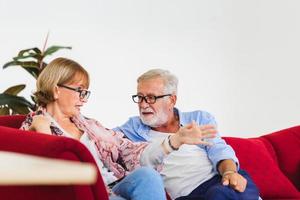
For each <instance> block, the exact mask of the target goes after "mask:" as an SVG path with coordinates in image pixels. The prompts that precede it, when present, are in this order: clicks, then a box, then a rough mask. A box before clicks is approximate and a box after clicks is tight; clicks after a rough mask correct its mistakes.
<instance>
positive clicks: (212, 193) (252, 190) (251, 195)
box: [176, 170, 259, 200]
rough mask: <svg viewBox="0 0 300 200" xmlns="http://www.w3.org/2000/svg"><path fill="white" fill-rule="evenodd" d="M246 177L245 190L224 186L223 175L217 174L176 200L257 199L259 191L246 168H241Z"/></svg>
mask: <svg viewBox="0 0 300 200" xmlns="http://www.w3.org/2000/svg"><path fill="white" fill-rule="evenodd" d="M239 174H241V175H242V176H243V177H244V178H245V179H247V187H246V190H245V191H244V192H237V191H235V190H234V189H232V188H231V187H229V186H223V185H222V183H221V178H222V177H221V176H220V175H216V176H214V177H212V178H211V179H210V180H208V181H206V182H204V183H203V184H201V185H200V186H198V187H197V188H196V189H195V190H194V191H193V192H191V194H189V195H188V196H184V197H179V198H177V199H176V200H229V199H230V200H257V199H259V192H258V189H257V187H256V185H255V184H254V182H253V181H252V180H251V178H250V176H249V175H248V174H247V172H245V171H244V170H239Z"/></svg>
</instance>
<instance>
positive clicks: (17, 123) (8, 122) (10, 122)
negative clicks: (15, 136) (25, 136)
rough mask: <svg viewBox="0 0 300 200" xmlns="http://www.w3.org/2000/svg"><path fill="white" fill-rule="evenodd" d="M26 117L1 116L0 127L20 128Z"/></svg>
mask: <svg viewBox="0 0 300 200" xmlns="http://www.w3.org/2000/svg"><path fill="white" fill-rule="evenodd" d="M25 117H26V115H2V116H0V126H6V127H11V128H20V127H21V124H22V122H23V121H24V120H25Z"/></svg>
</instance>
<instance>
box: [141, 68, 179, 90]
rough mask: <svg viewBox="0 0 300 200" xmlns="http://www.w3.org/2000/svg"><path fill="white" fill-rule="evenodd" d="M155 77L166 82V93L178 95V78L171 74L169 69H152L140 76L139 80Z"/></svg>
mask: <svg viewBox="0 0 300 200" xmlns="http://www.w3.org/2000/svg"><path fill="white" fill-rule="evenodd" d="M154 78H161V79H162V80H163V82H164V90H165V92H166V93H170V94H175V95H177V85H178V79H177V77H176V76H175V75H173V74H171V72H169V71H168V70H163V69H151V70H149V71H147V72H145V73H143V74H142V75H141V76H139V77H138V79H137V82H138V83H139V82H141V81H144V80H150V79H154Z"/></svg>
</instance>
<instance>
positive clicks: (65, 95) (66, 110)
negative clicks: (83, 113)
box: [56, 81, 90, 117]
mask: <svg viewBox="0 0 300 200" xmlns="http://www.w3.org/2000/svg"><path fill="white" fill-rule="evenodd" d="M89 93H90V92H89V91H87V88H85V87H84V85H83V81H79V82H76V83H70V84H67V83H66V84H63V85H58V86H57V99H56V102H57V105H58V106H59V108H60V110H61V111H62V113H63V114H64V115H67V116H69V117H73V116H77V115H78V114H79V113H80V109H81V107H82V106H83V105H84V103H86V102H87V98H88V96H89Z"/></svg>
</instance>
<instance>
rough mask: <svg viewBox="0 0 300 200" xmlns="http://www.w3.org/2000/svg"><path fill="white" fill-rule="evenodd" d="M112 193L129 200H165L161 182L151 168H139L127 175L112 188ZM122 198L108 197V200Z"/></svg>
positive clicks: (157, 174) (159, 177)
mask: <svg viewBox="0 0 300 200" xmlns="http://www.w3.org/2000/svg"><path fill="white" fill-rule="evenodd" d="M112 190H113V192H114V193H115V194H116V195H118V196H121V197H123V198H124V199H130V200H165V199H166V194H165V190H164V186H163V181H162V178H161V176H160V174H159V173H158V172H156V171H155V170H154V169H152V168H148V167H141V168H139V169H136V170H134V171H133V172H131V173H130V174H129V175H127V176H126V177H125V178H124V179H123V180H122V181H121V182H119V183H118V184H117V185H115V186H114V187H113V188H112ZM121 199H122V198H119V199H118V198H117V197H113V196H112V197H110V200H121Z"/></svg>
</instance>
